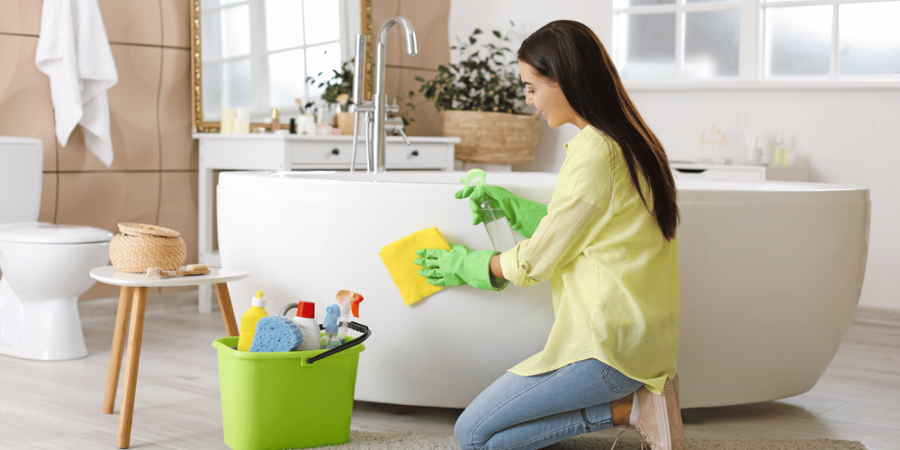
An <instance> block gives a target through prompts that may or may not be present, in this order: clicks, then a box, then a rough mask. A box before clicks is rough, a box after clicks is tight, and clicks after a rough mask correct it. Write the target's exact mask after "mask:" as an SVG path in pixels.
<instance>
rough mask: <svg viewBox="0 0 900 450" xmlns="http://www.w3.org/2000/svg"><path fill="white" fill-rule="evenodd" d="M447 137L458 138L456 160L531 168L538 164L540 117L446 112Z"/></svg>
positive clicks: (480, 112) (481, 112) (444, 113)
mask: <svg viewBox="0 0 900 450" xmlns="http://www.w3.org/2000/svg"><path fill="white" fill-rule="evenodd" d="M441 114H443V116H444V136H457V137H459V138H460V139H462V141H461V142H460V143H459V144H456V159H458V160H460V161H465V162H482V163H490V164H528V163H530V162H532V161H534V148H535V147H537V139H538V120H537V118H538V116H531V115H522V114H510V113H497V112H483V111H444V112H443V113H441Z"/></svg>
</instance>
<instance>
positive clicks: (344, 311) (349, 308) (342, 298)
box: [334, 290, 363, 342]
mask: <svg viewBox="0 0 900 450" xmlns="http://www.w3.org/2000/svg"><path fill="white" fill-rule="evenodd" d="M334 298H335V299H337V301H338V305H340V306H341V318H340V319H339V320H338V336H337V337H338V339H340V340H341V342H344V338H345V337H346V336H347V329H348V328H349V326H350V313H353V317H357V318H359V303H360V302H361V301H363V296H362V295H359V294H357V293H356V292H351V291H348V290H340V291H338V293H337V294H336V295H335V296H334Z"/></svg>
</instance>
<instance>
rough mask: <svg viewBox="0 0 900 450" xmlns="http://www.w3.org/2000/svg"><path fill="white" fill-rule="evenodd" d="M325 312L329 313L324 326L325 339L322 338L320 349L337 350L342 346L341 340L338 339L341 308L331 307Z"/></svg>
mask: <svg viewBox="0 0 900 450" xmlns="http://www.w3.org/2000/svg"><path fill="white" fill-rule="evenodd" d="M325 311H326V312H328V314H327V315H325V321H324V322H322V324H323V325H324V326H325V337H323V338H322V342H321V345H320V346H319V348H320V349H323V350H324V349H329V348H335V347H338V346H340V345H341V341H340V339H338V336H337V334H338V323H337V321H338V317H340V314H341V308H340V307H339V306H338V305H331V306H329V307H328V308H325Z"/></svg>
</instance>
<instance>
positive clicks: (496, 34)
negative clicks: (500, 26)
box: [492, 30, 500, 37]
mask: <svg viewBox="0 0 900 450" xmlns="http://www.w3.org/2000/svg"><path fill="white" fill-rule="evenodd" d="M492 33H494V36H497V37H500V32H499V31H497V30H494V31H492Z"/></svg>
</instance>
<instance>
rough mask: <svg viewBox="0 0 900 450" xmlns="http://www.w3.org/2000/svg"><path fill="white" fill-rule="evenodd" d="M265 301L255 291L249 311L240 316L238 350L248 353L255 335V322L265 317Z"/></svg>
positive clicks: (261, 293) (266, 314)
mask: <svg viewBox="0 0 900 450" xmlns="http://www.w3.org/2000/svg"><path fill="white" fill-rule="evenodd" d="M265 308H266V299H264V298H263V292H262V291H256V297H254V298H253V300H251V303H250V309H248V310H247V312H245V313H244V315H243V316H241V334H240V337H239V338H238V350H241V351H244V352H249V351H250V346H251V345H253V336H255V335H256V322H259V319H262V318H263V317H266V316H268V315H269V313H267V312H266V309H265Z"/></svg>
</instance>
